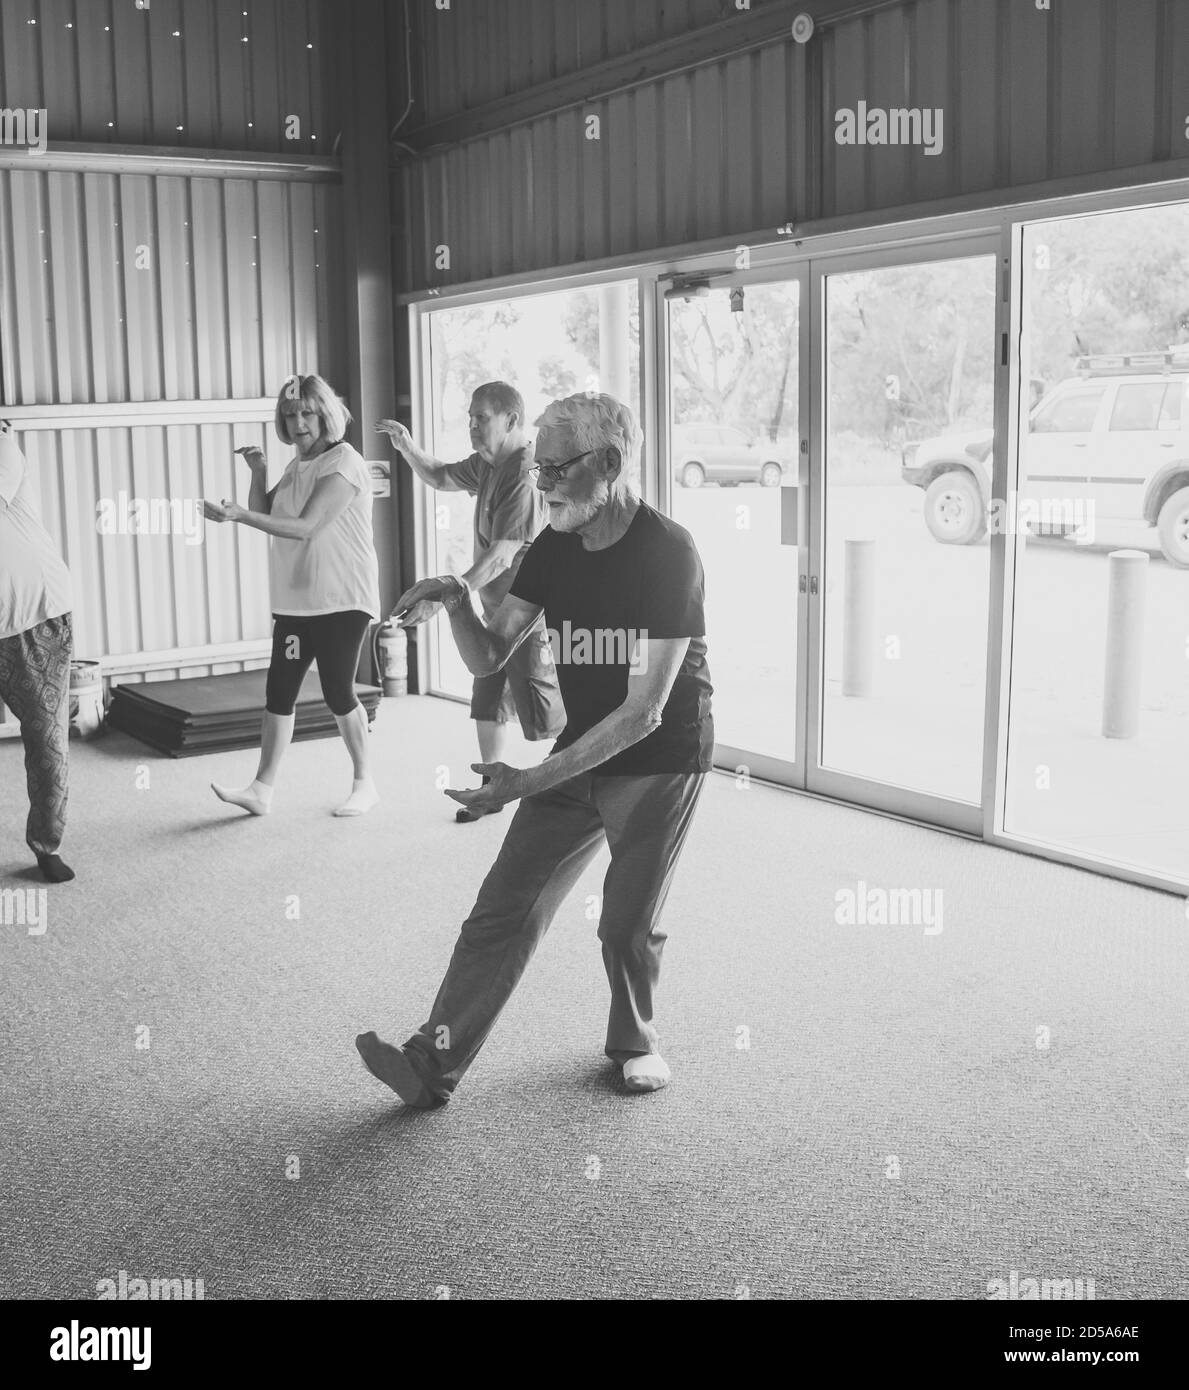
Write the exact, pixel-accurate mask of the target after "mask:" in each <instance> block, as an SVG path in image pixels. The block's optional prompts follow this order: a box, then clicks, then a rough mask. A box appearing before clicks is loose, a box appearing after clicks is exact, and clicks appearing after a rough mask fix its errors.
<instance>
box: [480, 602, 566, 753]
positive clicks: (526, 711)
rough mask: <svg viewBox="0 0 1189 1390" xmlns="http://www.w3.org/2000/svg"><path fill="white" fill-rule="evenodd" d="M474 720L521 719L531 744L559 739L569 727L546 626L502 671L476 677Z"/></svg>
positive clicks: (531, 635)
mask: <svg viewBox="0 0 1189 1390" xmlns="http://www.w3.org/2000/svg"><path fill="white" fill-rule="evenodd" d="M471 718H472V719H481V720H484V721H485V722H488V723H492V724H509V723H511V721H512V720H513V719H519V720H520V728H521V731H522V732H523V734H524V736H525V738H526V739H528V740H529V741H530V742H536V741H537V740H538V739H543V738H556V737H557V736H558V734H560V733H561V731H562V730H563V729H564V728H565V727H566V711H565V706H564V705H563V704H562V702H561V691H560V690H559V689H558V688H557V671H556V670H555V668H554V665H553V655H552V653H551V651H550V649H549V634H548V633H547V632H546V631H545V626H544V624H543V623H542V624H540V625H539V626H538V627H535V628H534V629H533V630H532V632H530V633H529V635H528V636H527V637H526V638H525V639H524V641H523V642H521V644H520V646H519V647H517V649H516V650H515V651H514V652H513V653H512V655H511V657H510V658H509V659H508V664H507V665H506V666H505V667H504V668H503V670H502V671H496V672H495V674H494V675H491V676H476V677H475V684H474V687H473V689H472V691H471Z"/></svg>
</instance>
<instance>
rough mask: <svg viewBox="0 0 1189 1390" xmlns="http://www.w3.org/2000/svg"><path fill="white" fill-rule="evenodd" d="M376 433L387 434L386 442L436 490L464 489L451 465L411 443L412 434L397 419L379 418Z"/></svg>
mask: <svg viewBox="0 0 1189 1390" xmlns="http://www.w3.org/2000/svg"><path fill="white" fill-rule="evenodd" d="M376 433H377V434H386V435H387V436H388V442H389V443H390V444H391V445H392V447H393V448H394V449H395V450H396V451H397V453H398V454H403V455H404V457H405V458H406V459H408V461H409V466H410V467H411V468H412V470H413V472H414V473H416V474H417V476H418V477H419V478H420V479H421V481H422V482H423V483H428V484H429V486H430V487H432V488H434V489H436V490H437V491H438V492H462V491H464V490H465V489H464V488H463V485H462V484H461V483H459V482H456V481H455V480H454V473H453V465H452V464H449V463H443V462H442V460H441V459H436V458H434V457H433V456H432V455H430V454H427V453H426V452H425V450H424V449H419V448H418V447H417V445H416V444H414V443H413V436H412V435H411V434H410V433H409V431H408V430H407V429H405V427H404V425H402V424H401V422H400V421H399V420H381V421H380V422H379V423H378V424H377V425H376Z"/></svg>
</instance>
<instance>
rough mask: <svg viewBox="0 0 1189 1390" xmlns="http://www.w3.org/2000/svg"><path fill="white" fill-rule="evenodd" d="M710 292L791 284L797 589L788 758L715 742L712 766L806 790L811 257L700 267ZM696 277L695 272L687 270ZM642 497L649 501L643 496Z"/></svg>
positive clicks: (663, 324)
mask: <svg viewBox="0 0 1189 1390" xmlns="http://www.w3.org/2000/svg"><path fill="white" fill-rule="evenodd" d="M707 274H708V277H709V278H710V286H711V290H712V292H713V291H716V290H724V291H726V290H731V289H734V288H736V287H740V288H746V287H747V286H749V285H774V284H780V285H787V284H794V283H795V284H796V285H797V287H798V288H797V393H798V400H797V439H798V449H797V494H798V496H797V545H796V550H797V586H796V589H795V590H794V592H793V594H792V595H791V597H792V598H793V600H794V601H795V603H796V605H797V626H796V633H797V638H796V680H795V692H796V693H795V695H794V707H793V710H792V711H791V713H792V715H793V717H794V718H795V719H796V739H795V743H794V747H795V759H794V761H792V762H789V761H788V760H787V759H785V758H777V757H773V756H771V755H770V754H765V753H761V752H759V751H758V750H755V749H745V748H739V747H736V746H735V745H733V744H726V743H722V742H719V741H716V742H715V745H714V765H715V767H716V768H718V769H720V770H721V771H724V772H731V773H735V774H736V775H740V774H742V773H743V772H744V771H745V772H746V774H747V776H748V777H749V778H751V779H755V780H758V781H761V782H771V783H772V784H773V785H775V786H781V787H792V788H794V789H795V790H799V791H804V790H806V778H805V753H806V747H807V744H806V719H805V710H806V709H807V705H806V694H807V681H808V667H807V655H808V651H809V646H808V636H807V618H808V612H809V594H808V587H809V586H808V576H809V558H808V547H807V543H806V541H807V534H808V517H809V513H810V509H811V506H812V502H811V500H810V495H809V487H810V479H809V436H808V433H807V430H806V422H807V420H808V418H809V410H808V401H809V395H808V387H809V374H808V366H809V349H810V341H811V340H810V336H809V334H810V326H809V313H808V295H809V274H810V262H809V259H808V258H807V257H801V258H799V259H796V260H793V261H790V262H789V263H787V264H785V265H781V266H771V265H768V266H758V267H753V268H751V269H750V270H737V271H733V272H730V273H724V272H723V271H721V270H714V271H713V272H710V271H708V272H707ZM694 275H695V276H696V272H694ZM670 285H671V281H669V280H667V279H665V278H663V277H662V278H660V279H658V280H657V281H656V283H655V285H654V287H653V291H654V292H653V296H652V302H653V306H654V307H653V314H654V335H653V345H654V354H653V364H654V374H655V379H656V408H655V409H654V411H653V419H654V420H655V422H656V425H657V429H658V431H659V435H658V438H657V444H656V451H655V458H656V460H657V462H658V468H657V475H658V476H657V483H658V487H657V493H656V502H655V504H654V505H655V506H656V507H657V508H658V510H660V511H662V512H664V514H665V515H666V516H672V515H673V464H672V459H671V457H670V453H669V449H670V434H671V424H672V373H671V372H670V370H669V319H668V312H667V309H668V301H667V300H666V298H665V295H666V292H667V291H668V290H669V288H670ZM644 500H645V501H650V499H649V498H648V497H647V496H645V499H644ZM774 597H775V596H774V595H763V596H757V602H765V601H769V600H771V599H773V598H774ZM706 645H707V651H706V659H707V662H708V664H709V666H710V679H711V681H713V680H714V670H715V667H714V633H713V632H709V633H707V636H706Z"/></svg>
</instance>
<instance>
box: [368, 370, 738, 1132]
mask: <svg viewBox="0 0 1189 1390" xmlns="http://www.w3.org/2000/svg"><path fill="white" fill-rule="evenodd" d="M537 423H538V425H539V426H540V433H539V435H538V436H537V447H536V457H537V467H538V487H539V488H540V490H541V492H542V494H543V496H544V497H545V499H546V504H547V507H548V517H549V526H548V528H547V529H546V530H544V531H542V532H541V534H540V535H539V536H538V537H537V539H536V540H535V541H534V542H533V544H532V546H531V547H530V548H529V551H528V554H527V555H526V556H525V557H524V559H523V561H522V562H521V565H520V570H519V573H518V574H517V576H516V578H515V580H514V581H513V583H512V587H511V590H510V591H509V593H508V595H507V597H506V598H505V599H504V601H503V602H502V603H501V604H500V606H499V608H498V609H497V610H496V611H495V613H494V614H492V616H491V617H490V618H489V619H488V620H487V621H486V622H483V621H481V620H480V619H479V618H478V617H477V616H476V615H475V613H474V611H473V610H472V608H471V605H470V604H469V603H468V602H467V601H466V599H467V591H466V588H465V586H464V585H463V584H462V583H460V582H459V581H458V580H457V579H454V578H453V577H442V578H435V579H425V580H422V581H421V582H420V583H419V584H416V585H414V586H413V588H412V589H410V590H409V591H408V593H406V594H405V595H404V596H403V597H402V598H401V601H400V602H401V607H402V608H405V609H406V610H407V612H406V616H405V619H404V622H405V623H406V624H414V623H417V622H422V621H424V620H425V618H426V617H427V616H429V615H431V614H432V613H433V612H435V611H436V609H437V605H438V604H443V605H444V606H445V608H446V610H447V611H448V612H449V614H450V625H451V630H452V632H453V634H454V638H455V640H456V642H457V643H458V649H459V651H460V652H461V654H462V657H463V659H464V661H465V662H466V664H467V666H468V668H469V669H470V670H471V671H474V672H475V673H477V674H479V673H484V672H488V671H494V670H499V669H500V667H501V666H503V664H504V663H505V662H506V661H507V660H508V659H509V657H510V656H511V655H512V653H513V652H515V651H516V649H517V647H518V646H519V644H520V643H521V642H522V641H523V640H524V639H525V637H526V635H527V634H528V633H530V632H532V631H533V630H534V629H535V626H536V624H537V622H538V621H539V620H540V617H541V614H542V613H544V615H545V617H546V619H547V622H548V626H549V629H550V630H551V631H552V632H553V634H554V635H555V651H554V658H555V661H556V666H557V671H558V676H559V680H560V684H561V691H562V697H563V700H564V702H565V707H566V713H567V716H568V720H567V723H566V727H565V730H564V732H563V733H562V735H561V737H560V738H559V739H558V741H557V744H556V745H555V747H554V748H553V750H552V751H551V752H550V754H549V756H548V757H547V758H546V759H545V761H544V762H543V763H541V764H540V765H539V766H538V767H533V768H513V767H508V766H507V765H506V764H504V763H495V764H491V765H486V766H483V765H480V766H478V767H477V768H476V770H477V771H481V772H483V773H484V774H485V778H486V779H487V780H486V781H485V785H484V786H483V787H482V788H481V789H479V790H476V791H451V792H449V793H448V795H450V796H452V797H453V798H454V800H456V801H459V802H461V803H462V804H463V805H464V806H470V807H473V808H475V809H477V810H482V811H484V812H487V811H490V810H494V809H496V808H497V807H500V806H503V805H504V804H506V803H507V802H510V801H516V800H519V802H520V805H519V807H518V809H517V811H516V815H515V817H514V818H513V820H512V824H511V826H510V827H509V829H508V833H507V836H506V837H505V839H504V843H503V846H502V848H501V849H500V852H499V856H498V857H497V859H496V861H495V864H494V865H493V866H492V868H491V870H490V872H489V873H488V875H487V878H486V879H485V881H484V883H483V887H482V888H481V889H480V891H479V897H478V901H477V902H476V903H475V906H474V908H473V910H472V912H471V914H470V916H469V917H468V918H467V920H466V922H465V923H464V924H463V928H462V934H461V935H460V937H459V939H458V943H457V945H456V946H455V948H454V954H453V957H452V958H451V961H450V966H449V969H448V970H447V972H446V977H445V979H444V980H443V981H442V985H441V988H440V989H439V990H438V995H437V998H436V1000H435V1001H434V1004H433V1008H432V1010H431V1011H430V1016H429V1019H428V1021H427V1022H426V1023H425V1024H424V1025H423V1026H422V1027H421V1029H420V1030H419V1031H418V1032H417V1033H414V1034H413V1036H412V1037H411V1038H409V1039H408V1041H407V1042H406V1043H405V1044H404V1046H403V1047H394V1046H392V1045H391V1044H390V1043H387V1042H383V1041H381V1040H380V1039H379V1038H378V1037H377V1036H376V1034H375V1033H364V1034H361V1035H360V1036H359V1037H358V1038H357V1039H356V1046H357V1047H358V1049H359V1051H360V1054H361V1055H362V1057H363V1060H364V1062H365V1064H366V1065H367V1067H368V1069H369V1070H370V1071H371V1072H372V1073H373V1075H375V1076H377V1077H378V1078H379V1079H380V1080H381V1081H383V1082H384V1083H385V1084H386V1085H388V1086H389V1087H391V1088H392V1090H394V1091H395V1092H396V1093H397V1095H399V1096H400V1098H401V1099H402V1100H403V1101H405V1102H406V1103H407V1104H409V1105H413V1106H420V1107H425V1108H430V1107H433V1106H435V1105H439V1104H441V1103H442V1102H443V1101H444V1100H446V1099H448V1098H449V1096H450V1094H451V1093H452V1092H453V1090H454V1088H455V1087H456V1086H457V1084H458V1082H459V1080H460V1079H461V1077H462V1076H463V1074H464V1073H465V1072H466V1070H467V1068H468V1067H469V1066H470V1065H471V1063H472V1062H473V1061H474V1060H475V1057H476V1055H477V1053H478V1051H479V1049H480V1048H481V1047H482V1045H483V1042H484V1040H485V1039H486V1038H487V1035H488V1033H489V1032H490V1031H491V1029H492V1027H493V1025H494V1024H495V1021H496V1019H497V1018H498V1016H499V1013H500V1011H501V1009H502V1008H503V1007H504V1005H505V1004H506V1003H507V1001H508V998H509V996H510V995H511V993H512V990H513V989H514V988H515V986H516V984H517V982H518V980H519V979H520V976H521V974H522V973H523V971H524V969H525V967H526V966H527V964H528V962H529V959H530V958H531V956H532V953H533V951H534V950H535V948H536V946H537V943H538V942H539V941H540V939H541V937H542V936H543V935H544V933H545V931H546V929H547V928H548V926H549V923H550V921H551V920H552V918H553V916H554V914H555V912H556V911H557V909H558V907H559V906H560V905H561V903H562V901H563V900H564V898H565V897H566V895H567V894H568V893H569V891H570V890H571V889H572V888H573V886H574V885H575V883H576V882H577V881H578V879H579V877H580V875H581V874H582V872H583V870H584V869H585V868H586V866H587V865H588V864H589V863H590V861H591V859H592V858H593V857H594V856H595V855H596V854H597V853H598V851H599V850H600V848H601V847H602V846H603V845H604V844H607V845H608V846H609V848H610V851H611V865H610V868H609V869H608V871H607V876H606V878H605V880H604V883H603V905H602V913H601V916H600V918H599V930H598V935H599V940H600V942H601V943H602V951H603V964H604V966H605V968H606V972H607V979H608V981H609V983H610V986H611V1012H610V1017H609V1020H608V1024H607V1037H606V1045H605V1052H606V1054H607V1056H608V1057H610V1058H611V1059H612V1060H613V1061H614V1062H615V1063H616V1064H617V1065H618V1066H619V1067H621V1068H622V1073H623V1079H624V1083H625V1085H626V1086H627V1088H628V1090H631V1091H654V1090H659V1089H660V1088H661V1087H662V1086H664V1085H665V1084H666V1083H667V1082H668V1080H669V1068H668V1066H667V1065H666V1064H665V1062H664V1060H663V1059H662V1058H661V1056H660V1053H659V1051H658V1037H657V1031H656V1029H655V1027H654V1026H653V1023H652V1016H653V995H654V993H655V991H656V988H657V984H658V980H659V977H660V964H661V952H662V949H663V947H664V944H665V939H666V938H665V932H664V931H663V930H662V928H661V911H662V909H663V907H664V903H665V899H666V897H667V895H668V891H669V887H670V884H671V883H672V880H673V873H674V871H675V869H676V865H677V860H678V857H679V855H680V854H681V850H682V846H683V845H684V843H685V839H686V836H687V834H688V832H689V828H690V824H691V822H692V820H693V815H694V810H695V808H696V806H697V803H698V797H699V795H700V793H701V790H702V783H703V780H704V777H705V774H706V772H707V771H708V770H709V769H710V767H711V755H712V752H713V745H714V729H713V724H712V721H711V714H710V696H711V685H710V675H709V671H708V669H707V665H706V642H705V640H704V636H705V626H704V620H703V575H702V564H701V561H700V559H699V558H698V553H697V550H696V549H695V547H694V543H693V541H692V539H691V538H690V535H689V533H688V532H687V531H685V530H684V529H683V528H682V527H680V526H678V525H677V524H676V523H675V522H673V521H670V520H669V519H668V518H667V517H664V516H662V515H661V514H660V513H659V512H656V511H654V510H653V509H652V508H651V507H649V506H647V505H646V504H645V503H643V502H642V501H641V500H640V498H639V496H638V494H637V492H636V489H635V486H634V483H633V481H632V479H633V466H634V463H635V457H636V449H637V442H638V436H637V431H636V425H635V421H634V419H633V417H632V413H631V411H630V410H628V408H627V407H626V406H624V405H621V404H620V403H619V402H618V401H616V400H614V399H613V398H612V397H610V396H606V395H591V396H587V395H577V396H570V397H568V398H567V399H566V400H562V401H554V402H553V403H552V404H551V405H550V406H549V407H548V409H547V410H546V411H545V414H544V415H543V416H542V417H541V419H540V420H539V421H538V422H537ZM562 1023H563V1020H561V1019H558V1020H547V1021H544V1020H543V1021H542V1025H541V1026H540V1027H538V1028H534V1030H533V1033H532V1037H533V1038H534V1039H539V1038H542V1037H545V1036H548V1033H549V1031H550V1030H551V1029H552V1028H554V1027H560V1026H562Z"/></svg>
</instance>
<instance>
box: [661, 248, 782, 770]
mask: <svg viewBox="0 0 1189 1390" xmlns="http://www.w3.org/2000/svg"><path fill="white" fill-rule="evenodd" d="M805 283H806V279H805V277H804V276H803V275H802V276H798V277H796V278H791V279H785V280H779V281H775V282H766V283H756V282H747V281H745V280H744V279H742V278H739V279H736V278H730V279H715V280H714V282H713V285H711V284H709V283H705V284H702V285H690V284H688V283H686V284H679V285H677V286H675V287H674V288H673V289H671V290H669V292H668V294H667V295H666V296H665V298H664V299H662V301H661V305H662V312H663V314H664V316H665V319H664V321H665V323H666V327H667V339H666V341H667V380H668V398H669V399H668V411H667V421H668V431H667V434H668V455H669V469H668V478H667V482H668V489H667V491H668V505H669V512H670V515H672V516H673V518H674V519H675V520H676V521H678V522H680V523H681V525H682V526H684V527H685V528H686V529H687V530H688V531H689V532H690V533H691V535H692V536H693V538H694V543H695V544H696V545H697V547H698V552H699V554H700V555H701V557H702V565H703V568H704V570H705V574H706V626H707V634H708V636H707V645H708V659H709V663H710V671H711V675H712V677H713V680H714V712H715V713H714V718H715V729H716V735H717V749H718V752H717V758H718V761H719V763H720V765H723V766H727V767H730V768H731V769H732V770H735V771H737V772H746V773H747V774H749V775H753V776H757V777H763V778H766V779H768V780H772V781H779V782H785V783H788V784H791V785H803V783H804V773H803V767H802V761H803V754H802V752H801V746H802V745H803V741H804V726H803V718H802V715H801V710H802V709H803V706H804V679H803V670H804V667H803V661H802V660H801V658H800V656H799V646H800V644H803V642H804V616H803V604H804V600H803V597H802V596H801V595H800V593H799V587H798V586H799V578H800V576H801V575H802V574H803V572H804V549H803V534H802V531H803V525H804V523H803V518H802V507H803V505H804V495H805V486H804V484H805V482H806V477H807V474H806V470H805V466H804V455H803V452H802V449H801V438H802V426H803V422H802V411H801V404H800V401H801V363H802V343H801V335H802V331H803V305H804V302H805V294H804V285H805Z"/></svg>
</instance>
